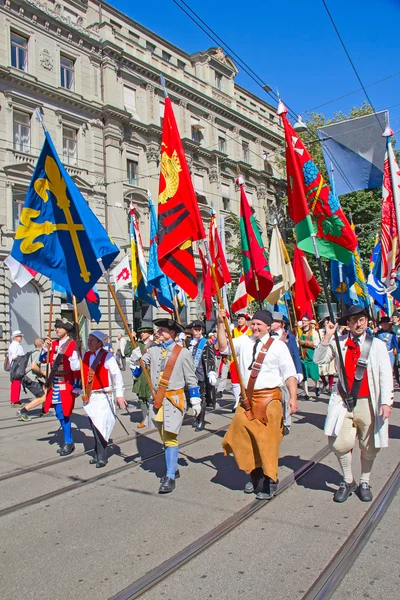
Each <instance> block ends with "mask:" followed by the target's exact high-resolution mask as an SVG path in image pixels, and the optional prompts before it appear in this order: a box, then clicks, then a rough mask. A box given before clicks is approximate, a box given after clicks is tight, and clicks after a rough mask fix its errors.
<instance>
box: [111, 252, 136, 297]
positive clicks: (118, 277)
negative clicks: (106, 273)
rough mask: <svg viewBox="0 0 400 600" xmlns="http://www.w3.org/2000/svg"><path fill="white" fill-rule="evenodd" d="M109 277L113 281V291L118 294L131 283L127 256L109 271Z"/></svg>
mask: <svg viewBox="0 0 400 600" xmlns="http://www.w3.org/2000/svg"><path fill="white" fill-rule="evenodd" d="M111 275H112V277H113V279H114V287H115V291H116V292H118V290H120V289H121V288H123V287H124V286H125V285H130V284H131V283H132V271H131V269H130V266H129V256H128V255H126V256H124V258H123V259H122V260H121V261H120V262H119V263H118V264H117V266H116V267H114V268H113V269H112V270H111Z"/></svg>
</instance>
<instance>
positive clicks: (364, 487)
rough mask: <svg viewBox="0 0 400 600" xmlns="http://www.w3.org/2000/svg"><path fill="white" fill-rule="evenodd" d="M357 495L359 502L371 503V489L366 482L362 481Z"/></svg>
mask: <svg viewBox="0 0 400 600" xmlns="http://www.w3.org/2000/svg"><path fill="white" fill-rule="evenodd" d="M357 495H358V497H359V498H360V500H361V502H372V492H371V488H370V486H369V485H368V483H367V482H366V481H362V482H361V483H360V485H359V486H358V490H357Z"/></svg>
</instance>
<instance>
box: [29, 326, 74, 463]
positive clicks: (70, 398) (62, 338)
mask: <svg viewBox="0 0 400 600" xmlns="http://www.w3.org/2000/svg"><path fill="white" fill-rule="evenodd" d="M55 329H56V336H57V340H54V341H51V339H50V338H46V340H45V342H44V349H43V351H42V353H41V355H40V362H41V363H45V362H46V361H47V352H50V358H49V365H50V374H49V376H48V378H47V380H46V389H47V394H46V399H45V402H44V407H43V409H44V412H45V413H47V412H49V409H50V407H51V406H53V408H54V410H55V413H56V417H57V419H58V420H59V421H60V424H61V427H62V430H63V434H64V442H63V445H62V446H61V448H60V450H59V453H60V455H61V456H67V455H68V454H71V452H73V451H74V450H75V445H74V442H73V440H72V430H71V421H70V415H71V413H72V410H73V408H74V404H75V396H76V392H75V391H74V379H75V378H79V377H80V362H79V356H78V352H77V351H76V344H75V342H74V340H72V339H71V338H70V337H69V335H68V334H69V333H71V332H72V331H73V330H74V325H73V323H70V322H69V321H67V320H66V319H57V320H56V322H55ZM38 400H40V399H38ZM33 402H35V401H33ZM23 412H24V409H22V410H21V416H22V413H23Z"/></svg>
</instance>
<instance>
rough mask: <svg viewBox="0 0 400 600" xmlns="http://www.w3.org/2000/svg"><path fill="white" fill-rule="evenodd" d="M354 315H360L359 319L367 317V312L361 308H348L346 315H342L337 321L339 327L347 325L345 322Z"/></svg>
mask: <svg viewBox="0 0 400 600" xmlns="http://www.w3.org/2000/svg"><path fill="white" fill-rule="evenodd" d="M355 315H360V317H361V316H362V315H364V316H365V317H368V313H367V311H366V310H365V308H363V307H362V306H350V308H349V310H348V311H347V313H345V314H344V315H342V316H341V317H340V319H338V323H339V325H347V321H348V320H349V319H350V318H351V317H354V316H355Z"/></svg>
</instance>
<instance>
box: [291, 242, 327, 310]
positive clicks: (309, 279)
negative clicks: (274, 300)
mask: <svg viewBox="0 0 400 600" xmlns="http://www.w3.org/2000/svg"><path fill="white" fill-rule="evenodd" d="M293 271H294V276H295V278H296V281H295V283H294V286H293V301H294V306H295V310H296V318H297V319H301V318H302V317H304V316H305V315H307V316H308V317H309V318H310V319H311V317H312V303H313V302H314V300H315V299H316V298H317V296H319V294H320V293H321V288H320V286H319V283H318V281H317V280H316V278H315V275H314V273H313V272H312V270H311V267H310V265H309V264H308V260H307V259H306V257H305V255H304V252H303V251H302V250H300V248H298V247H297V246H296V245H295V247H294V253H293Z"/></svg>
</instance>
